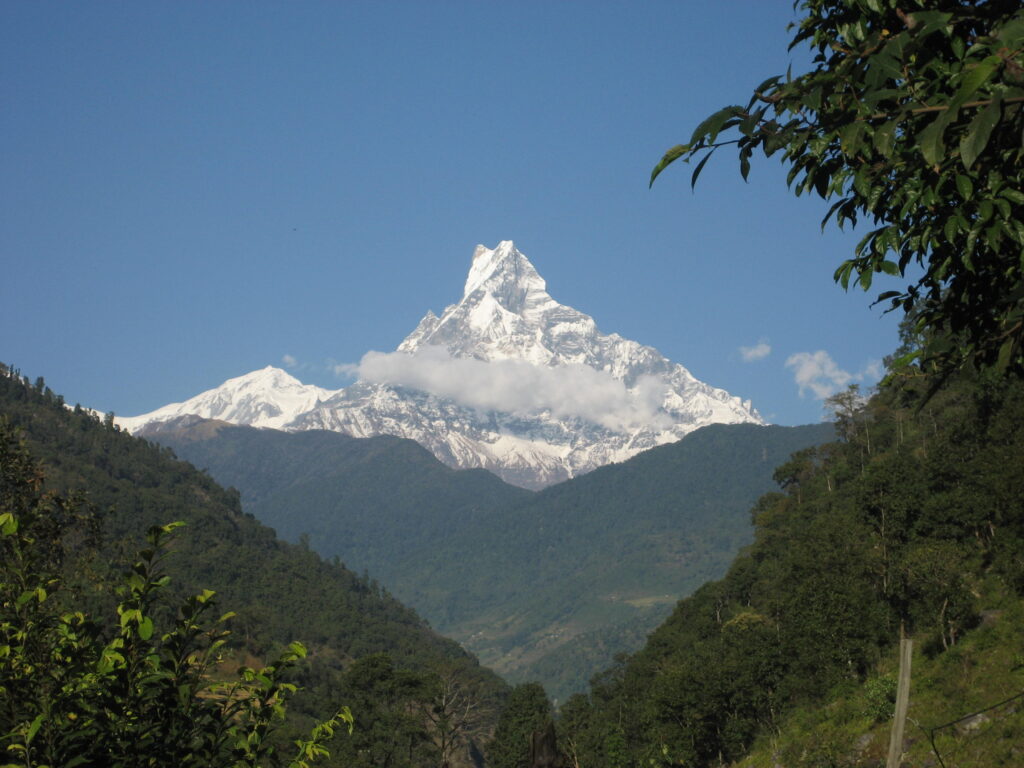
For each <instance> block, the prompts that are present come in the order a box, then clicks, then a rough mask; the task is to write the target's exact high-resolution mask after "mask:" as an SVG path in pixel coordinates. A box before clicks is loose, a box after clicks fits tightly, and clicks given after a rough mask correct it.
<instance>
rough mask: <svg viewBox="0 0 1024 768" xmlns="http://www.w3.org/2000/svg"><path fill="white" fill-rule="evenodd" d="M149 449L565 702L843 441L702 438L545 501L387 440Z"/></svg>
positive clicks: (162, 432) (172, 427)
mask: <svg viewBox="0 0 1024 768" xmlns="http://www.w3.org/2000/svg"><path fill="white" fill-rule="evenodd" d="M147 436H148V437H149V438H150V439H153V440H157V441H160V442H161V443H163V444H165V445H168V446H170V447H172V448H173V449H174V451H175V452H176V453H177V454H178V455H179V456H182V457H184V458H187V459H188V460H189V461H192V462H193V463H194V464H195V465H196V466H198V467H201V468H204V469H208V470H209V471H210V473H211V474H212V475H213V477H215V478H216V479H217V480H219V481H220V482H222V483H224V484H225V485H232V486H235V487H237V488H239V489H240V491H241V494H242V499H243V502H244V505H245V509H246V510H247V511H250V512H252V513H253V514H254V515H255V516H256V517H257V518H258V519H259V520H261V521H262V522H265V523H267V524H269V525H272V526H273V527H274V528H276V529H277V531H278V532H279V533H281V534H282V535H284V536H286V537H288V538H290V539H292V540H298V539H299V538H300V536H301V535H302V534H307V535H308V537H309V538H308V540H309V543H310V546H311V547H313V548H314V549H317V550H318V551H319V552H321V553H322V554H324V555H327V556H338V557H340V558H341V559H342V560H343V561H344V562H345V563H346V564H348V565H350V566H352V567H354V568H355V569H357V570H361V569H363V568H367V569H369V571H370V572H371V573H373V574H374V575H375V576H377V577H378V578H380V579H381V581H382V582H383V583H385V584H386V585H387V586H388V588H389V589H391V590H393V591H394V592H395V594H396V595H397V596H398V597H399V598H400V599H401V600H402V601H403V602H405V603H407V604H409V605H412V606H414V607H415V608H416V609H417V610H419V611H420V612H421V613H422V614H423V615H425V616H426V617H427V618H428V619H429V620H430V621H431V623H432V624H433V625H434V626H435V627H437V628H438V629H439V630H440V631H441V632H443V633H445V634H447V635H450V636H452V637H455V638H456V639H459V640H460V641H461V642H463V643H464V644H466V645H467V647H469V648H470V649H471V650H473V651H474V652H475V653H477V654H478V655H479V656H480V657H481V659H483V660H484V662H485V663H487V664H488V665H489V666H492V667H493V668H495V669H497V670H498V671H500V672H502V673H503V674H505V675H506V676H507V677H509V679H511V680H514V681H525V680H541V681H543V682H544V684H545V685H546V686H547V687H548V691H549V693H550V694H551V695H553V696H554V697H555V698H557V699H561V700H564V699H565V698H566V696H567V695H568V694H569V693H571V692H573V691H578V690H582V689H583V688H584V687H585V685H586V682H587V680H588V679H589V677H590V676H591V675H592V674H594V673H595V672H596V671H597V670H599V669H601V668H603V667H604V666H606V665H607V664H608V663H610V662H611V660H612V658H613V656H614V655H615V654H616V653H617V652H621V651H624V650H634V649H637V648H639V647H640V645H641V643H642V642H643V639H644V637H645V635H646V633H647V632H649V631H650V630H651V629H653V628H654V627H655V626H656V625H657V624H658V623H659V622H660V621H661V620H662V619H663V618H664V617H665V616H666V615H667V614H668V612H669V611H670V610H671V606H672V605H673V604H674V603H675V601H676V600H677V599H678V598H679V597H680V596H682V595H685V594H688V593H689V592H691V591H692V590H693V589H695V588H696V587H698V586H699V585H700V584H702V583H703V582H704V581H707V580H708V579H710V578H716V577H718V576H720V575H721V574H723V573H724V572H725V569H726V568H727V567H728V564H729V562H730V561H731V560H732V558H733V556H734V555H735V553H736V552H737V551H738V550H739V548H740V547H741V546H743V545H744V544H746V543H748V542H749V540H750V520H749V514H748V510H749V508H750V506H751V505H752V504H753V503H754V501H755V500H756V499H757V497H758V496H759V495H760V494H761V493H763V492H764V491H766V490H768V489H770V488H772V487H774V484H773V481H772V471H773V469H774V467H775V466H776V465H777V464H778V463H780V462H782V461H784V460H785V459H786V458H787V457H788V456H789V455H790V454H791V453H792V452H793V451H796V450H799V449H801V448H805V447H807V446H810V445H814V444H817V443H821V442H825V441H827V440H830V439H832V437H833V436H834V428H833V427H832V426H831V425H830V424H819V425H812V426H807V427H759V426H755V425H749V424H747V425H715V426H711V427H705V428H704V429H700V430H697V431H696V432H694V433H692V434H691V435H688V436H687V437H685V438H684V439H683V440H682V441H680V442H679V443H676V444H672V445H666V446H661V447H658V448H655V449H653V450H650V451H646V452H644V453H643V454H641V455H639V456H636V457H634V458H632V459H630V460H629V461H627V462H624V463H622V464H619V465H611V466H607V467H603V468H600V469H598V470H595V471H594V472H591V473H588V474H586V475H583V476H582V477H579V478H576V479H573V480H570V481H568V482H565V483H560V484H558V485H556V486H552V487H550V488H547V489H545V490H544V491H541V492H538V493H531V492H529V491H524V490H523V489H521V488H515V487H513V486H509V485H507V484H505V483H502V482H501V481H500V480H498V479H497V478H495V477H494V476H492V475H490V474H489V473H486V472H483V471H481V470H468V471H467V470H463V471H454V470H451V469H449V468H448V467H445V466H443V465H442V464H440V462H438V461H437V460H435V459H434V458H433V457H432V456H431V455H430V454H429V453H427V451H425V450H424V449H423V448H421V447H420V446H418V445H416V444H415V443H413V442H411V441H408V440H400V439H397V438H391V437H376V438H369V439H354V438H351V437H347V436H345V435H340V434H337V433H333V432H322V431H321V432H317V431H311V432H299V433H284V432H279V431H275V430H261V429H253V428H250V427H236V426H231V425H228V424H225V423H222V422H213V421H203V420H199V419H187V420H183V421H179V422H177V423H172V424H169V425H167V426H165V427H163V428H161V429H159V430H155V431H151V432H148V433H147Z"/></svg>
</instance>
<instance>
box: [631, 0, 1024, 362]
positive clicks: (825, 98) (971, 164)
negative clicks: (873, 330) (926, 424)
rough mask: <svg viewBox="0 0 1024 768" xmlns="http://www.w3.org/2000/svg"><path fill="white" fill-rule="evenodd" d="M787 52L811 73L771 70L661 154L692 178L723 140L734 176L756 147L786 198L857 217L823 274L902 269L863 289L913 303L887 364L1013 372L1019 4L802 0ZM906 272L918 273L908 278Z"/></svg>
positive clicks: (1022, 128)
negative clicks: (901, 354) (779, 165)
mask: <svg viewBox="0 0 1024 768" xmlns="http://www.w3.org/2000/svg"><path fill="white" fill-rule="evenodd" d="M799 6H800V9H801V11H802V12H803V13H804V16H803V18H802V19H801V20H800V21H799V22H797V23H796V24H795V25H794V28H795V35H794V37H793V41H792V43H791V44H790V49H792V48H794V47H796V46H798V45H801V44H808V45H809V46H810V47H811V49H812V50H813V52H814V58H813V68H812V69H811V70H810V71H809V72H806V73H805V74H802V75H799V76H796V77H793V76H791V75H788V74H787V75H786V76H784V77H782V76H777V77H771V78H769V79H767V80H765V81H764V82H763V83H761V85H760V86H758V87H757V88H756V89H755V91H754V94H753V96H752V97H751V98H750V100H749V102H748V103H747V105H746V106H745V107H744V106H728V107H725V108H724V109H721V110H719V111H718V112H716V113H714V114H713V115H711V116H710V117H708V118H707V119H706V120H704V121H703V122H702V123H701V124H700V125H698V126H697V129H696V130H695V131H694V132H693V135H692V137H691V138H690V141H689V142H688V143H686V144H680V145H678V146H676V147H673V148H672V149H670V150H669V151H668V152H667V153H666V154H665V156H664V157H663V158H662V160H661V162H659V163H658V165H657V166H656V167H655V168H654V170H653V172H652V173H651V183H652V184H653V183H654V180H655V179H656V178H657V177H658V175H659V174H660V173H661V172H662V171H663V170H664V169H665V168H666V167H667V166H669V165H671V164H672V163H673V162H675V161H676V160H679V159H682V160H684V161H686V162H689V161H691V160H693V161H696V166H695V168H694V170H693V173H692V177H691V184H696V182H697V178H698V177H699V176H700V173H701V171H702V170H703V168H704V166H705V164H706V163H707V161H708V159H709V158H710V157H711V155H712V154H714V152H715V151H716V150H717V149H718V148H720V147H723V146H727V145H729V146H735V147H736V149H737V150H738V156H739V162H740V173H741V174H742V176H743V178H744V179H746V178H747V175H748V174H749V172H750V158H751V156H752V155H753V154H754V152H755V151H756V150H760V151H761V152H763V153H764V155H765V156H766V157H771V156H772V155H775V154H776V153H779V154H780V157H781V159H782V162H783V164H784V165H786V166H787V167H788V168H789V174H788V183H789V185H790V188H791V189H792V190H793V191H794V192H795V193H796V194H797V195H802V194H804V193H808V194H810V193H815V194H817V195H819V196H820V197H822V198H823V199H827V200H833V201H834V202H833V204H832V206H831V208H830V210H829V211H828V214H827V215H826V216H825V218H824V220H823V221H822V226H823V227H824V226H825V224H827V223H828V221H829V220H830V219H832V218H833V217H834V218H835V221H836V222H837V223H838V225H839V226H840V227H844V226H845V225H847V224H849V225H855V224H857V223H858V222H860V221H864V222H868V223H869V225H870V227H871V228H870V230H869V231H867V232H866V233H865V234H864V236H863V237H862V239H861V240H860V242H859V243H858V245H857V247H856V249H855V252H854V255H853V257H852V258H850V259H847V260H846V261H844V262H843V263H842V264H840V266H839V268H838V269H837V270H836V272H835V279H836V281H837V282H838V283H840V284H841V285H842V286H843V287H844V288H848V287H849V285H850V284H851V283H853V284H856V285H860V287H861V288H862V289H864V290H869V289H870V288H871V284H872V280H873V278H874V275H875V274H877V273H884V274H887V275H893V276H897V277H907V276H908V274H909V275H912V276H913V277H911V278H910V279H911V280H914V282H910V283H909V284H908V285H907V286H906V288H905V289H903V290H888V291H885V292H883V293H881V294H879V295H878V298H877V301H878V302H886V303H888V305H889V308H890V310H892V309H903V310H904V311H907V312H909V311H910V310H911V309H913V313H914V316H915V318H916V320H917V323H918V330H919V331H920V332H921V333H922V335H923V338H924V339H925V341H924V343H923V345H922V347H921V348H920V349H917V350H915V351H914V352H912V353H911V354H910V355H909V356H908V357H907V358H905V359H904V360H903V362H910V361H911V360H913V359H915V358H920V359H921V360H922V362H924V363H927V364H929V365H933V366H935V367H936V368H937V369H938V370H940V371H943V372H947V373H948V372H949V371H952V370H954V369H956V368H960V367H962V366H964V365H978V366H982V367H989V366H994V367H997V368H999V369H1000V370H1003V371H1007V372H1010V373H1014V374H1017V375H1019V374H1021V373H1024V280H1022V271H1024V191H1022V186H1024V185H1022V181H1024V9H1022V7H1021V4H1020V2H1019V0H991V1H990V2H981V3H976V2H971V1H969V0H941V1H940V2H934V1H932V0H928V1H926V0H909V2H908V0H900V1H899V2H897V1H896V0H802V2H800V3H799ZM918 275H919V276H918Z"/></svg>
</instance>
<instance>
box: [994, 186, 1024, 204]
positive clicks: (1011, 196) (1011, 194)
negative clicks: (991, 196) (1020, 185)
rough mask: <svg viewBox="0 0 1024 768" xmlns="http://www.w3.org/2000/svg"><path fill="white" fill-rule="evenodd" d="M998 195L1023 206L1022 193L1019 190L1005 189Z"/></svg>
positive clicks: (1023, 196) (1023, 193) (1023, 197)
mask: <svg viewBox="0 0 1024 768" xmlns="http://www.w3.org/2000/svg"><path fill="white" fill-rule="evenodd" d="M999 195H1000V197H1005V198H1006V199H1007V200H1010V201H1012V202H1014V203H1017V204H1019V205H1024V192H1021V191H1020V190H1017V189H1010V188H1009V187H1007V188H1006V189H1003V190H1000V192H999Z"/></svg>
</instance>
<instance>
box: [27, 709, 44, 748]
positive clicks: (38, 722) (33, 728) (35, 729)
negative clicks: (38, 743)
mask: <svg viewBox="0 0 1024 768" xmlns="http://www.w3.org/2000/svg"><path fill="white" fill-rule="evenodd" d="M45 719H46V715H44V714H43V713H40V714H38V715H36V719H35V720H33V721H32V725H30V726H29V727H28V732H27V733H26V734H25V743H26V744H31V743H32V739H34V738H35V737H36V734H37V733H39V728H40V726H42V724H43V720H45Z"/></svg>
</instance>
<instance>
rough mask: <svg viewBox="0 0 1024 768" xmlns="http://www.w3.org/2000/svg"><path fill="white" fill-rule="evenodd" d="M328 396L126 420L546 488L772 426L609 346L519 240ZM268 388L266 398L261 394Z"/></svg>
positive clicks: (217, 395)
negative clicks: (192, 421)
mask: <svg viewBox="0 0 1024 768" xmlns="http://www.w3.org/2000/svg"><path fill="white" fill-rule="evenodd" d="M358 372H359V380H358V381H357V382H356V383H355V384H353V385H352V386H349V387H346V388H345V389H342V390H338V391H335V392H331V391H328V390H323V389H320V388H318V387H309V386H306V385H303V384H301V383H300V382H299V381H298V380H296V379H294V378H293V377H291V376H289V375H288V374H286V373H285V372H284V371H280V370H278V369H274V368H267V369H264V370H263V371H257V372H255V373H252V374H249V375H248V376H243V377H240V378H238V379H232V380H230V381H228V382H226V383H225V384H224V385H222V386H221V387H219V388H217V389H215V390H211V391H209V392H206V393H203V394H202V395H199V396H197V397H196V398H193V399H192V400H189V401H187V402H185V403H180V404H174V405H172V406H166V407H165V408H162V409H159V410H158V411H154V412H153V413H151V414H147V415H145V416H139V417H134V418H130V419H123V420H121V423H122V424H123V425H124V426H126V427H127V428H129V429H132V430H133V431H135V430H139V429H143V428H144V427H145V425H146V424H149V423H152V422H159V421H166V420H168V419H170V418H175V417H178V416H181V415H184V414H186V413H194V414H196V415H199V416H203V417H204V418H215V419H222V420H224V421H230V422H234V423H238V424H250V425H253V426H267V427H276V428H281V429H288V430H300V429H330V430H335V431H339V432H344V433H346V434H350V435H353V436H356V437H369V436H372V435H379V434H390V435H397V436H400V437H407V438H411V439H413V440H416V441H417V442H419V443H421V444H422V445H424V446H425V447H427V448H428V449H429V450H430V451H432V452H433V453H434V455H436V456H437V457H438V458H439V459H440V460H441V461H444V462H445V463H447V464H449V465H451V466H454V467H483V468H485V469H488V470H491V471H492V472H494V473H495V474H497V475H499V476H501V477H502V478H503V479H505V480H506V481H508V482H511V483H515V484H516V485H521V486H524V487H529V488H540V487H543V486H546V485H550V484H552V483H555V482H559V481H561V480H564V479H566V478H569V477H572V476H574V475H578V474H582V473H584V472H587V471H589V470H591V469H594V468H596V467H599V466H602V465H604V464H608V463H611V462H617V461H623V460H625V459H627V458H629V457H630V456H633V455H635V454H637V453H639V452H640V451H643V450H646V449H647V448H652V447H654V446H656V445H661V444H663V443H667V442H672V441H675V440H678V439H679V438H681V437H683V436H684V435H685V434H687V433H688V432H692V431H693V430H694V429H697V428H698V427H702V426H705V425H707V424H713V423H726V424H732V423H741V422H752V423H763V422H762V419H761V417H760V416H759V415H758V413H757V411H755V410H754V409H753V408H752V407H751V404H750V402H749V401H742V400H740V399H739V398H737V397H733V396H732V395H730V394H729V393H728V392H726V391H724V390H722V389H717V388H715V387H711V386H709V385H708V384H705V383H703V382H701V381H698V380H697V379H696V378H694V377H693V375H692V374H690V372H689V371H688V370H686V368H684V367H683V366H682V365H679V364H678V363H673V362H671V361H669V360H667V359H666V358H665V357H663V356H662V355H661V354H660V353H658V351H657V350H655V349H653V348H651V347H645V346H643V345H641V344H639V343H637V342H635V341H630V340H629V339H623V338H622V337H621V336H618V335H616V334H608V335H606V334H602V333H600V332H599V331H598V329H597V325H596V324H595V322H594V320H593V318H591V317H590V316H588V315H585V314H583V313H582V312H579V311H578V310H575V309H573V308H572V307H567V306H564V305H562V304H559V303H558V302H557V301H555V300H554V299H553V298H552V297H551V296H550V295H549V294H548V292H547V286H546V284H545V282H544V279H543V278H542V277H541V276H540V275H539V274H538V273H537V270H536V269H534V267H533V265H532V264H531V263H530V262H529V260H528V259H527V258H526V257H525V256H524V255H523V254H522V253H520V252H519V251H518V250H517V249H516V248H515V246H514V244H513V243H512V242H511V241H504V242H501V243H499V245H498V246H497V247H496V248H494V249H489V248H485V247H484V246H477V248H476V251H475V252H474V254H473V262H472V265H471V268H470V271H469V275H468V277H467V279H466V284H465V288H464V290H463V295H462V298H461V300H460V301H459V302H458V303H456V304H453V305H451V306H449V307H448V308H446V309H445V310H444V312H443V313H442V314H441V315H440V317H438V316H437V315H435V314H434V313H432V312H428V313H427V314H426V316H424V318H423V319H422V320H421V321H420V324H419V325H418V326H417V328H416V329H415V330H414V331H413V332H412V333H411V334H410V335H409V336H408V337H407V338H406V339H405V340H404V341H403V342H402V343H401V344H400V345H399V346H398V349H397V351H395V352H392V353H377V352H371V353H368V354H367V355H366V356H365V357H364V358H363V360H362V362H361V363H360V365H359V366H358ZM261 387H263V388H264V391H263V394H262V395H261V394H260V392H259V390H260V388H261Z"/></svg>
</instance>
